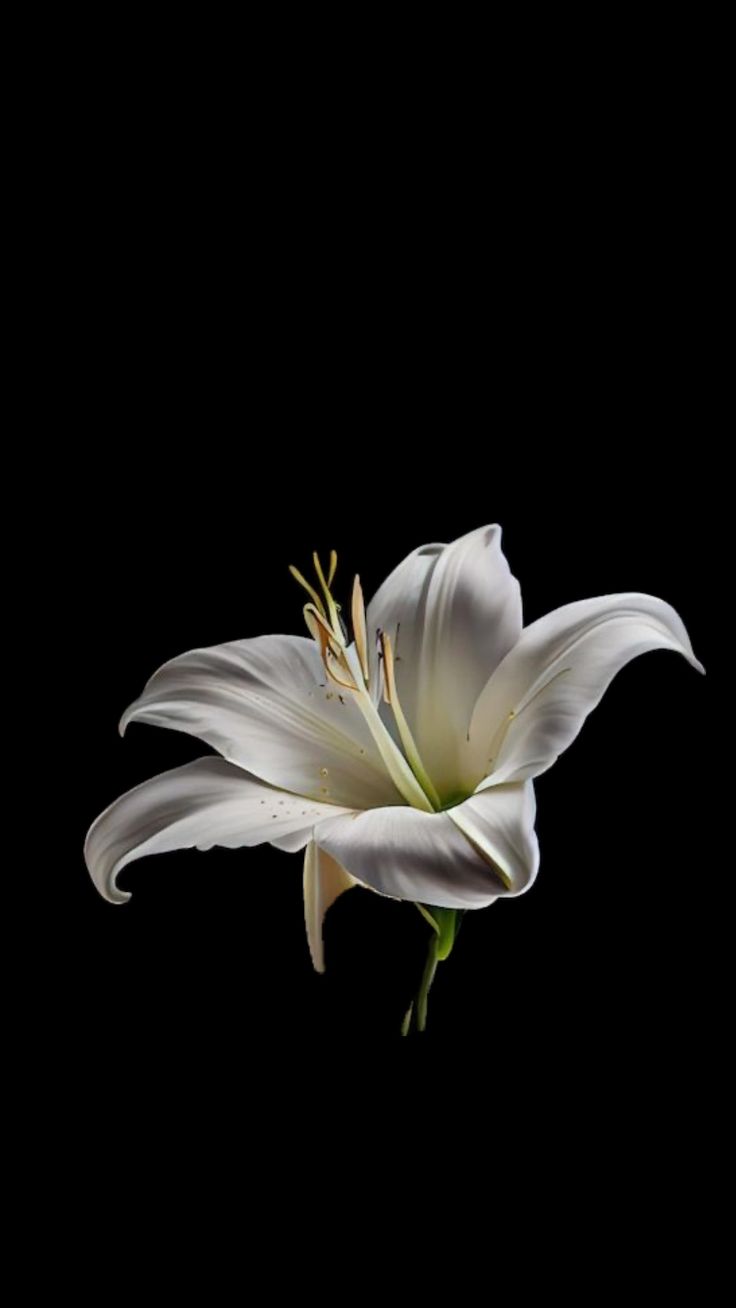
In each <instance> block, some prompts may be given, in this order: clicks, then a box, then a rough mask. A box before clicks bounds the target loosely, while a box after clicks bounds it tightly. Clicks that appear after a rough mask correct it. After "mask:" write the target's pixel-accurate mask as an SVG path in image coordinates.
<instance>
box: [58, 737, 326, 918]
mask: <svg viewBox="0 0 736 1308" xmlns="http://www.w3.org/2000/svg"><path fill="white" fill-rule="evenodd" d="M337 811H338V812H339V811H340V810H337ZM342 811H343V812H345V811H346V810H342ZM335 812H336V809H335V806H334V805H332V804H319V803H315V802H314V801H310V800H305V799H303V798H302V797H301V796H300V795H290V794H287V793H286V792H284V791H278V790H273V789H272V788H271V787H270V786H265V785H264V784H263V783H262V782H260V781H256V780H254V778H253V777H249V776H248V775H247V774H246V773H245V772H243V770H242V769H241V768H238V767H235V766H234V765H233V764H231V763H226V762H225V761H224V759H220V758H200V759H197V760H196V761H195V762H194V763H186V764H185V765H184V767H181V768H173V769H172V770H171V771H170V772H162V773H161V774H160V775H159V776H157V777H152V778H151V779H150V781H144V782H143V784H142V785H140V786H136V787H135V789H134V790H129V791H128V792H127V794H125V795H121V797H120V799H116V800H115V802H114V803H113V804H111V805H110V807H109V808H106V809H105V811H104V813H101V814H100V816H99V817H98V818H97V820H96V822H93V824H92V826H91V827H90V829H89V832H88V834H87V839H86V842H85V846H84V857H85V861H86V863H87V869H88V871H89V874H90V876H91V877H92V880H93V882H94V884H95V886H96V887H97V889H98V890H99V892H100V894H101V895H102V896H103V897H104V898H105V899H108V900H109V901H110V903H111V904H124V903H125V901H126V900H127V899H130V895H129V894H128V893H127V891H125V890H120V889H119V888H118V885H117V876H118V873H119V872H120V871H122V869H123V868H124V867H126V865H127V864H128V863H131V862H133V860H134V859H137V858H142V857H143V856H144V854H162V853H166V852H168V851H169V850H172V849H191V848H192V847H193V846H196V847H197V849H211V848H212V846H213V845H225V846H226V847H227V848H229V849H234V848H238V847H239V846H241V845H260V844H264V843H266V842H270V843H272V844H280V845H282V847H283V846H284V845H286V847H287V848H291V849H295V848H297V849H301V848H303V847H304V845H305V844H306V843H307V841H308V840H309V838H310V836H311V833H312V830H313V827H314V824H315V822H319V821H320V819H322V818H324V817H325V815H326V814H330V815H334V813H335ZM294 841H296V843H291V842H294Z"/></svg>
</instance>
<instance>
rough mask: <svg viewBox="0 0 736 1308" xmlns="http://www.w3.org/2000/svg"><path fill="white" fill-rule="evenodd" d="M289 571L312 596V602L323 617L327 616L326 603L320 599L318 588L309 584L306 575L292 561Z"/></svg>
mask: <svg viewBox="0 0 736 1308" xmlns="http://www.w3.org/2000/svg"><path fill="white" fill-rule="evenodd" d="M289 572H290V573H291V575H292V577H293V578H294V580H295V581H298V582H299V585H300V586H303V587H304V589H305V591H306V592H307V594H308V595H309V596H310V597H311V599H312V602H313V603H314V604H315V605H316V606H317V608H318V610H319V612H320V613H321V614H322V617H323V618H326V617H327V614H326V613H325V606H324V604H323V603H322V600H321V599H320V597H319V595H318V594H317V592H316V590H315V589H314V586H310V584H309V582H308V581H307V579H306V577H303V576H302V574H301V572H300V571H299V569H298V568H295V567H294V565H293V563H290V564H289Z"/></svg>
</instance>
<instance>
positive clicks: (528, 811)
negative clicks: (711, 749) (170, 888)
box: [85, 526, 703, 1003]
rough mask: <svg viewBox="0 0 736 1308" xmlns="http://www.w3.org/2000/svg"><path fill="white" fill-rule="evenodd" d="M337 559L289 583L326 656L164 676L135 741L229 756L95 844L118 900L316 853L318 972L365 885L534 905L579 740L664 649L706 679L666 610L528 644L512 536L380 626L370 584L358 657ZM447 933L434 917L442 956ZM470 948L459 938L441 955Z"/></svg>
mask: <svg viewBox="0 0 736 1308" xmlns="http://www.w3.org/2000/svg"><path fill="white" fill-rule="evenodd" d="M335 563H336V558H335V555H334V554H333V555H332V558H331V562H330V568H329V574H328V575H327V576H325V575H324V573H323V571H322V569H321V567H320V564H319V560H318V559H316V558H315V567H316V571H317V578H316V580H315V586H314V587H312V586H311V585H310V584H309V583H308V582H307V581H305V579H304V578H303V577H302V576H301V574H300V573H297V572H296V570H295V569H292V571H293V572H294V575H295V576H296V577H297V579H298V580H299V581H300V582H301V584H302V585H303V586H304V587H305V588H306V589H307V591H308V592H309V596H310V602H309V603H308V604H307V606H306V608H305V610H304V615H305V619H306V622H307V626H308V629H309V632H310V636H311V639H307V638H303V637H299V636H261V637H257V638H256V639H253V640H242V641H235V642H233V643H232V644H228V645H218V646H214V647H212V648H210V649H199V650H193V651H192V652H190V653H188V654H183V655H181V657H179V658H176V659H173V660H172V661H171V662H170V663H167V664H165V665H164V667H162V668H161V669H160V670H159V671H158V672H157V673H156V674H155V676H153V677H152V678H151V680H150V681H149V682H148V685H147V686H146V688H145V690H144V691H143V694H142V695H141V696H140V698H139V699H138V700H136V701H135V703H134V704H132V705H131V707H130V708H129V709H128V710H127V712H126V713H125V714H124V716H123V719H122V722H121V731H124V730H125V728H126V726H127V725H128V723H129V722H134V721H139V722H149V723H153V724H155V725H157V726H164V727H172V728H174V730H177V731H186V732H189V733H190V734H192V735H195V736H199V737H200V738H201V739H202V740H204V741H206V742H207V744H208V745H211V746H213V747H214V749H216V750H217V751H218V753H219V755H220V756H221V757H215V756H209V757H207V758H202V759H199V760H197V761H196V762H194V763H189V764H186V765H185V766H184V767H180V768H175V769H174V770H173V771H170V772H165V773H163V774H162V775H161V776H158V777H153V778H152V779H151V780H150V781H146V782H144V783H143V784H142V785H140V786H138V787H136V789H134V790H132V791H129V792H128V794H126V795H123V796H122V797H121V798H120V799H118V800H116V801H115V803H113V804H112V805H111V806H110V807H109V808H108V809H106V810H105V812H104V813H103V814H102V815H101V816H100V817H99V818H98V819H97V821H96V822H95V823H94V824H93V826H92V827H91V829H90V831H89V834H88V836H87V841H86V846H85V856H86V860H87V866H88V868H89V871H90V874H91V876H92V879H93V881H94V883H95V885H96V887H97V889H98V890H99V891H100V893H101V894H102V895H104V896H105V898H106V899H108V900H110V902H111V903H122V902H124V901H125V900H126V899H128V898H129V896H128V894H127V893H126V892H125V891H123V890H121V889H120V888H119V886H118V884H117V877H118V874H119V873H120V871H121V870H122V869H123V868H124V867H125V866H126V865H127V864H128V863H130V862H132V860H134V859H137V858H141V857H142V856H143V855H144V854H154V853H159V852H161V851H165V850H173V849H183V848H187V847H190V846H193V845H196V846H197V848H198V849H209V848H211V847H212V846H213V845H226V846H228V847H235V846H240V845H259V844H262V843H263V842H270V843H271V844H272V845H276V846H277V847H278V848H280V849H285V850H289V851H293V850H298V849H304V848H305V847H306V855H305V860H304V902H305V914H306V923H307V934H308V938H309V944H310V949H311V952H312V958H313V960H314V964H315V967H317V968H318V969H319V970H322V969H323V967H324V960H323V948H322V920H323V917H324V914H325V912H326V910H327V909H328V908H329V906H330V904H332V903H333V902H334V900H335V899H336V898H337V896H338V895H339V894H340V893H341V892H342V891H343V890H346V889H347V888H348V887H350V886H352V885H355V884H356V883H357V884H361V885H364V886H367V887H370V888H371V889H373V890H376V891H379V892H380V893H382V894H385V895H389V896H393V897H396V898H398V899H408V900H413V901H415V902H417V903H418V904H421V905H434V906H436V907H437V908H439V909H443V908H444V909H468V908H482V907H484V906H485V905H486V904H491V903H493V901H494V900H495V899H497V898H498V897H500V896H504V895H520V894H522V893H523V892H524V891H525V890H528V888H529V886H530V885H531V883H532V881H533V880H534V878H535V876H536V873H537V867H538V862H539V852H538V845H537V839H536V835H535V832H534V817H535V799H534V785H533V778H534V777H536V776H539V775H540V773H542V772H545V771H546V770H547V768H549V767H551V765H552V764H553V763H554V761H555V759H556V758H557V757H558V755H559V754H560V753H561V752H562V751H563V750H564V749H566V748H567V746H568V745H569V744H570V743H571V742H572V741H573V740H574V739H575V737H576V736H577V734H578V732H579V730H580V728H581V726H582V724H583V722H584V720H585V718H586V717H587V715H588V713H589V712H590V711H591V709H592V708H594V707H595V705H596V704H597V703H598V701H599V699H600V698H601V696H602V694H603V692H604V691H605V689H606V687H607V686H608V684H609V682H610V681H611V680H612V678H613V677H614V675H615V674H616V672H618V670H619V669H620V668H622V667H623V666H624V665H625V664H626V663H628V662H629V660H630V659H632V658H634V657H635V656H636V655H637V654H643V653H644V652H645V651H646V650H650V649H671V650H677V651H678V652H679V653H681V654H684V656H685V658H686V659H688V661H689V662H690V663H692V665H693V667H695V668H698V669H699V671H701V672H702V671H703V669H702V667H701V665H700V664H699V663H698V661H697V659H696V658H695V656H694V654H693V652H692V647H691V645H690V641H689V639H688V635H687V632H686V630H685V628H684V626H683V624H682V622H681V620H680V618H679V617H678V615H677V613H675V611H674V609H672V608H670V606H669V605H668V604H665V603H664V602H663V601H662V600H660V599H655V598H654V597H652V596H651V595H639V594H623V595H605V596H602V597H600V598H598V599H590V600H581V601H580V602H578V603H575V604H568V605H565V606H564V607H563V608H560V609H556V610H555V611H554V612H553V613H549V614H548V615H547V616H546V617H544V618H540V619H539V621H537V622H533V623H532V624H531V626H529V627H526V628H523V629H522V618H521V598H520V593H519V586H518V583H517V582H516V580H515V579H514V578H513V577H512V576H511V573H510V571H509V568H508V564H507V563H506V560H505V558H504V555H503V553H502V551H501V531H500V528H499V527H497V526H493V527H484V528H481V529H480V530H478V531H473V532H470V533H469V534H468V535H467V536H463V537H462V538H461V539H460V540H457V541H454V542H453V543H452V544H451V545H424V546H422V547H421V548H420V549H417V550H415V551H414V553H413V554H410V555H409V557H408V558H407V559H405V560H404V562H403V563H401V564H400V565H399V567H398V568H396V570H395V571H394V572H393V573H392V574H391V576H390V577H389V578H388V580H387V581H385V582H384V583H383V585H382V586H381V588H380V589H379V591H378V593H377V595H376V596H375V597H374V599H373V601H372V603H371V604H370V605H369V606H368V610H367V613H366V611H365V609H364V605H363V598H362V594H361V590H360V584H359V582H358V580H357V578H356V581H355V585H354V588H353V596H352V607H351V621H352V628H353V637H354V638H353V642H352V643H349V642H348V636H347V632H346V628H345V624H344V621H343V617H342V614H341V613H340V611H339V609H338V606H337V605H336V603H335V600H334V598H333V592H332V586H333V579H334V572H335ZM452 918H453V919H454V914H453V915H452ZM447 920H448V918H447V915H443V914H442V913H437V914H436V916H435V922H436V923H439V925H440V927H441V930H440V933H439V937H440V941H442V931H444V929H445V925H446V922H447ZM451 942H452V930H451V931H450V941H449V945H448V944H447V942H446V941H445V943H444V944H442V943H441V946H440V952H439V954H438V955H437V956H438V957H444V956H445V953H446V952H449V947H450V946H451ZM443 950H444V952H443ZM435 952H436V951H435ZM430 979H431V977H430ZM425 1003H426V987H425Z"/></svg>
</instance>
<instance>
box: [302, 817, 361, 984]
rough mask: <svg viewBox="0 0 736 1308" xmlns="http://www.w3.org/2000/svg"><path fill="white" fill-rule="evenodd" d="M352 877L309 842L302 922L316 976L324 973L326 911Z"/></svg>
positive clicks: (305, 869) (325, 851)
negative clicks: (324, 924) (324, 922)
mask: <svg viewBox="0 0 736 1308" xmlns="http://www.w3.org/2000/svg"><path fill="white" fill-rule="evenodd" d="M355 885H357V882H356V881H355V879H354V877H351V875H350V873H349V872H346V871H345V868H344V867H341V866H340V864H339V863H338V862H336V861H335V859H334V858H332V856H331V855H330V854H328V853H327V850H326V849H320V848H319V846H318V845H316V844H315V842H314V841H313V840H310V842H309V844H308V845H307V848H306V852H305V854H304V921H305V923H306V927H307V940H308V942H309V952H310V954H311V955H312V962H313V963H314V967H315V970H316V971H317V972H324V970H325V948H324V941H323V939H322V923H323V921H324V917H325V913H326V912H327V910H328V908H331V907H332V905H333V904H334V902H335V900H336V899H338V898H339V896H340V895H341V894H342V893H343V892H344V891H345V890H350V888H351V887H352V886H355Z"/></svg>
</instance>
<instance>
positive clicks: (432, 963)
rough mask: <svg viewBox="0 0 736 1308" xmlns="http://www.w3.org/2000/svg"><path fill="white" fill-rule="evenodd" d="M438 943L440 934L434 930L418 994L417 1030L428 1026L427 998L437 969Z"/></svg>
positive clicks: (422, 1029)
mask: <svg viewBox="0 0 736 1308" xmlns="http://www.w3.org/2000/svg"><path fill="white" fill-rule="evenodd" d="M437 945H438V936H436V935H435V934H434V932H433V933H432V938H431V940H430V942H429V949H428V950H427V961H426V963H425V964H424V971H423V973H422V980H421V983H420V985H419V992H418V994H417V1031H424V1030H425V1028H426V1026H427V1000H428V999H429V991H430V987H431V985H432V982H433V981H434V974H435V972H436V971H437V962H438V958H437Z"/></svg>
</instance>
